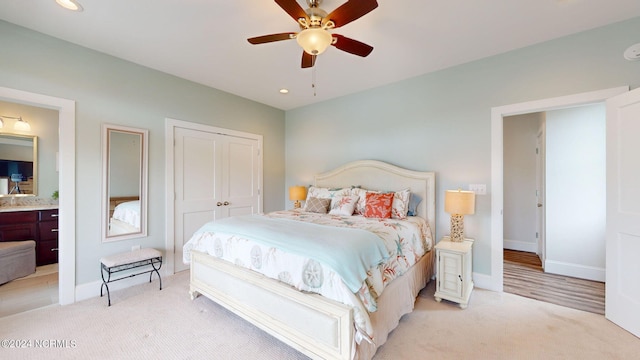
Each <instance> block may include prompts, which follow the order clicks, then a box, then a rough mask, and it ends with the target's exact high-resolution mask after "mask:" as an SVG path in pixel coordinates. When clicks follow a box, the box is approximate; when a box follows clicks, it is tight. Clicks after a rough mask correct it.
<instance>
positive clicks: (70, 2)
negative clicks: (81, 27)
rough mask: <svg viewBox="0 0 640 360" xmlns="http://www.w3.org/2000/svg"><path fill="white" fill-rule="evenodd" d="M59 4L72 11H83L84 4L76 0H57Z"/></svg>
mask: <svg viewBox="0 0 640 360" xmlns="http://www.w3.org/2000/svg"><path fill="white" fill-rule="evenodd" d="M56 2H57V3H58V5H60V6H62V7H63V8H65V9H68V10H71V11H82V10H83V9H82V5H80V3H78V2H77V1H76V0H56Z"/></svg>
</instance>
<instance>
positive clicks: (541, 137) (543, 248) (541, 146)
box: [536, 123, 547, 271]
mask: <svg viewBox="0 0 640 360" xmlns="http://www.w3.org/2000/svg"><path fill="white" fill-rule="evenodd" d="M545 129H546V124H545V123H542V124H540V131H538V135H537V136H536V147H537V153H536V191H537V194H536V201H537V204H536V206H537V208H536V231H537V232H538V237H537V239H536V242H537V244H536V245H537V247H538V257H539V258H540V262H541V263H542V270H543V271H544V262H545V260H546V258H547V243H546V229H545V226H546V224H545V214H546V210H545V209H546V201H545V192H546V175H545V174H546V163H545V154H546V148H545V136H546V130H545Z"/></svg>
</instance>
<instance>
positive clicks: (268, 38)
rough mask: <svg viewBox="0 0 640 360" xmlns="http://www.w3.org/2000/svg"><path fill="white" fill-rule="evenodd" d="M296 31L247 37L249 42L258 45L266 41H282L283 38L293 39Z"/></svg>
mask: <svg viewBox="0 0 640 360" xmlns="http://www.w3.org/2000/svg"><path fill="white" fill-rule="evenodd" d="M295 35H296V33H293V32H288V33H280V34H271V35H263V36H256V37H252V38H249V39H247V41H248V42H250V43H252V44H254V45H257V44H264V43H269V42H274V41H281V40H290V39H293V38H294V37H293V36H295Z"/></svg>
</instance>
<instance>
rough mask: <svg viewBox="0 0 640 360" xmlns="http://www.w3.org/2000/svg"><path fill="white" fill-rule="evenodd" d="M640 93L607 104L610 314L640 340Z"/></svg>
mask: <svg viewBox="0 0 640 360" xmlns="http://www.w3.org/2000/svg"><path fill="white" fill-rule="evenodd" d="M638 138H640V89H636V90H634V91H631V92H628V93H625V94H622V95H619V96H616V97H613V98H611V99H609V100H607V239H606V252H607V254H606V261H607V263H606V264H607V265H606V282H607V286H606V300H605V316H606V318H607V319H609V320H611V321H613V322H614V323H616V324H618V325H619V326H621V327H622V328H624V329H625V330H627V331H629V332H631V333H632V334H634V335H635V336H638V337H640V281H638V279H639V278H640V261H638V256H639V255H640V156H639V155H640V142H639V141H638Z"/></svg>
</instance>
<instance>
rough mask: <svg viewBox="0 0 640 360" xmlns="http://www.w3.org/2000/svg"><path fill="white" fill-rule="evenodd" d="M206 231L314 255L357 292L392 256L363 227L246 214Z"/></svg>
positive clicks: (219, 223)
mask: <svg viewBox="0 0 640 360" xmlns="http://www.w3.org/2000/svg"><path fill="white" fill-rule="evenodd" d="M204 232H213V233H225V234H236V235H238V236H241V237H244V238H247V239H250V240H253V241H255V242H257V243H259V244H262V245H266V246H272V247H275V248H278V249H282V250H283V251H286V252H289V253H292V254H296V255H300V256H304V257H307V258H310V259H314V260H316V261H318V262H320V263H322V264H324V265H326V266H328V267H330V268H331V269H333V270H334V271H335V272H336V273H338V274H339V275H340V276H341V277H342V279H343V281H344V282H345V284H346V285H347V287H349V289H350V290H351V291H352V292H354V293H355V292H357V291H358V290H359V289H360V287H361V286H362V282H363V281H364V280H365V279H366V278H367V270H369V269H371V268H373V267H375V266H377V265H378V264H380V263H382V262H383V261H385V260H387V259H388V258H389V251H388V250H387V248H386V246H385V244H384V241H383V240H382V239H381V238H380V237H379V236H377V235H375V234H374V233H372V232H369V231H366V230H362V229H353V228H344V227H334V226H326V225H318V224H313V223H307V222H302V221H296V220H288V219H274V218H269V217H266V216H262V215H243V216H234V217H229V218H225V219H220V220H217V221H215V222H210V223H207V224H205V225H204V226H203V227H202V228H200V229H199V230H198V231H197V232H196V234H199V233H204ZM194 235H195V234H194Z"/></svg>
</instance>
